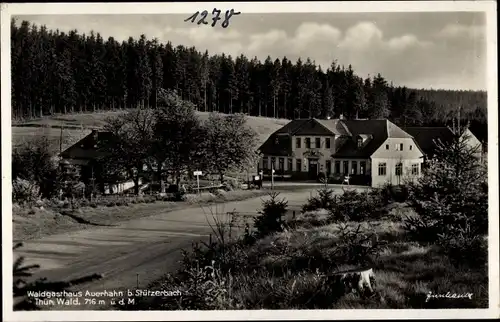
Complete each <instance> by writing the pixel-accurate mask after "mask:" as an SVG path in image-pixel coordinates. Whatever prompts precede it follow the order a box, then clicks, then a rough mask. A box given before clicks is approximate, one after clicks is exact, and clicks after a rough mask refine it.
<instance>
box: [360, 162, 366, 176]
mask: <svg viewBox="0 0 500 322" xmlns="http://www.w3.org/2000/svg"><path fill="white" fill-rule="evenodd" d="M365 172H366V161H360V162H359V174H365Z"/></svg>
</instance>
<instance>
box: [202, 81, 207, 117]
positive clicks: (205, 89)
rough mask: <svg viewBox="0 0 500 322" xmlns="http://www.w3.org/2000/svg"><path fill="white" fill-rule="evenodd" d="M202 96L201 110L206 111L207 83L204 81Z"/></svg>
mask: <svg viewBox="0 0 500 322" xmlns="http://www.w3.org/2000/svg"><path fill="white" fill-rule="evenodd" d="M203 98H204V102H205V103H204V109H203V112H206V111H207V83H206V82H205V84H204V90H203Z"/></svg>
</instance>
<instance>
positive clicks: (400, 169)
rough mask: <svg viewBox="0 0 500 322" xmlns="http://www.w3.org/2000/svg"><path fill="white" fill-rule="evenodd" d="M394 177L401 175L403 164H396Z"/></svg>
mask: <svg viewBox="0 0 500 322" xmlns="http://www.w3.org/2000/svg"><path fill="white" fill-rule="evenodd" d="M396 175H397V176H401V175H403V164H402V163H401V162H400V163H398V164H396Z"/></svg>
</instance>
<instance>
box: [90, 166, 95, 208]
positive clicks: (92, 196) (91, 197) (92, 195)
mask: <svg viewBox="0 0 500 322" xmlns="http://www.w3.org/2000/svg"><path fill="white" fill-rule="evenodd" d="M91 167H92V176H91V178H90V182H91V183H92V184H91V189H92V190H90V202H93V201H94V191H95V183H94V182H95V178H94V166H93V165H92V166H91Z"/></svg>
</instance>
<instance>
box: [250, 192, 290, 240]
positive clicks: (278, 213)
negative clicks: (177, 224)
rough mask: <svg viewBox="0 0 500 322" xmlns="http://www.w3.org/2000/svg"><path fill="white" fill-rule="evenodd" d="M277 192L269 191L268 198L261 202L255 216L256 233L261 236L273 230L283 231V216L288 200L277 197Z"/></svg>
mask: <svg viewBox="0 0 500 322" xmlns="http://www.w3.org/2000/svg"><path fill="white" fill-rule="evenodd" d="M278 196H279V192H271V193H270V194H269V197H270V199H269V200H264V201H263V202H262V205H263V207H262V210H261V211H259V215H260V216H257V217H256V218H255V222H254V226H255V229H256V230H257V235H258V236H259V237H263V236H266V235H269V234H270V233H273V232H279V231H283V229H284V227H283V223H284V218H283V217H284V216H285V214H286V212H287V210H288V201H286V200H285V199H281V200H279V199H278Z"/></svg>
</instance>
